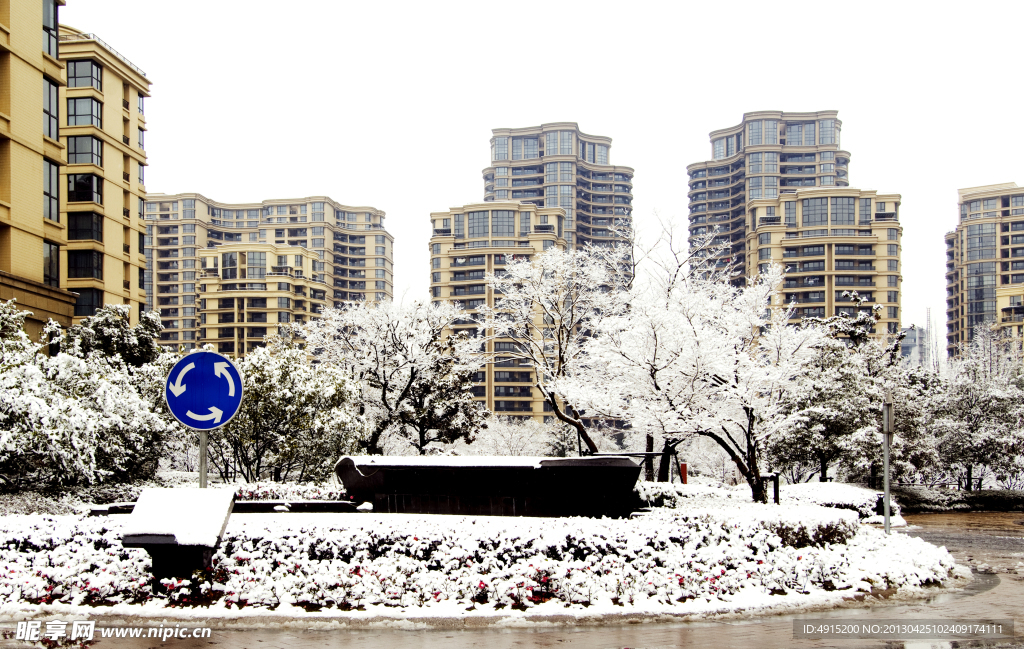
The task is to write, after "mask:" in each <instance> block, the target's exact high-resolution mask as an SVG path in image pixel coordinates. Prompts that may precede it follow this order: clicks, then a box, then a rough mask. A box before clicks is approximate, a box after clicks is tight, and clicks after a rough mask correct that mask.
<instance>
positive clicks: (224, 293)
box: [195, 243, 332, 356]
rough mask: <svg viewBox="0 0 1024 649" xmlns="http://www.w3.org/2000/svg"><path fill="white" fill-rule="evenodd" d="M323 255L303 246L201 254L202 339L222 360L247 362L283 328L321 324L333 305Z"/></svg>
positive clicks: (248, 246) (236, 246)
mask: <svg viewBox="0 0 1024 649" xmlns="http://www.w3.org/2000/svg"><path fill="white" fill-rule="evenodd" d="M323 263H324V262H322V261H321V260H320V255H319V254H318V253H316V252H314V251H312V250H310V249H308V248H305V247H302V246H288V245H275V244H272V243H231V244H225V245H223V246H215V247H213V248H202V249H200V250H199V266H200V271H199V281H200V291H199V304H198V308H199V310H198V316H199V323H198V326H199V333H198V335H197V336H196V341H195V342H196V343H197V344H199V345H205V344H207V343H210V344H212V345H214V347H215V349H216V350H217V351H218V352H220V353H221V354H228V355H232V356H241V355H243V354H244V353H245V352H250V351H252V350H253V349H255V348H256V347H260V346H262V345H263V338H264V337H265V336H266V335H267V334H268V333H270V334H274V333H276V332H277V328H278V327H279V326H280V325H286V324H288V323H291V322H296V323H303V322H307V321H308V320H309V319H311V318H315V317H316V315H315V314H317V313H319V312H320V311H321V310H322V309H323V308H324V307H325V306H327V305H329V304H330V303H331V301H332V300H331V298H330V297H329V296H330V294H331V292H332V291H331V290H330V289H329V288H328V286H327V282H326V280H325V279H324V278H323V277H324V274H323V273H322V272H317V271H315V270H314V269H316V268H318V267H320V266H321V265H323Z"/></svg>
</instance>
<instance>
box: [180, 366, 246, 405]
mask: <svg viewBox="0 0 1024 649" xmlns="http://www.w3.org/2000/svg"><path fill="white" fill-rule="evenodd" d="M182 374H184V372H182ZM213 375H214V376H223V377H224V378H226V379H227V380H228V396H229V397H233V396H235V381H234V379H232V378H231V374H230V373H229V372H228V364H227V363H214V364H213ZM178 376H179V377H180V376H181V374H179V375H178Z"/></svg>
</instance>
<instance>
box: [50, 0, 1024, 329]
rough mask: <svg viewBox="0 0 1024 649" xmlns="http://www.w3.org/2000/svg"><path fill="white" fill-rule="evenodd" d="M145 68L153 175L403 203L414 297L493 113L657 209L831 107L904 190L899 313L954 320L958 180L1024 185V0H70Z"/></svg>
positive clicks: (471, 182) (179, 182)
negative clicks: (768, 135)
mask: <svg viewBox="0 0 1024 649" xmlns="http://www.w3.org/2000/svg"><path fill="white" fill-rule="evenodd" d="M60 18H61V22H62V23H66V24H68V25H71V26H73V27H76V28H78V29H81V30H83V31H87V32H93V33H95V34H96V35H97V36H99V37H100V38H102V39H104V40H105V41H107V42H108V43H109V44H110V45H111V46H112V47H114V48H115V49H117V50H119V51H120V52H121V53H122V54H123V55H125V56H126V57H127V58H128V59H129V60H131V61H132V62H133V63H135V64H136V65H137V66H139V67H140V68H142V69H143V70H145V71H146V74H147V76H148V77H149V79H150V81H151V82H152V83H153V86H152V94H153V97H152V98H151V99H150V100H148V101H147V103H146V121H147V127H148V129H149V132H148V133H147V134H146V150H147V153H148V154H149V163H150V167H149V169H148V170H147V171H146V188H147V189H148V190H149V191H151V192H165V193H176V192H199V193H202V194H204V195H206V196H208V197H209V198H212V199H214V200H218V201H225V202H247V201H259V200H263V199H268V198H291V197H302V196H310V195H324V194H326V195H328V196H331V197H332V198H334V199H335V200H338V201H340V202H342V203H345V204H349V205H372V206H374V207H377V208H380V209H383V210H385V211H386V212H387V219H386V227H387V229H388V230H389V231H390V232H391V233H392V234H393V235H394V236H395V284H396V287H395V293H396V299H402V297H403V295H404V296H405V297H406V298H413V297H425V296H426V291H427V285H428V277H429V276H428V272H429V271H428V261H429V259H428V247H427V241H428V238H429V236H430V228H429V218H428V217H429V214H430V212H431V211H438V210H444V209H447V208H449V207H452V206H458V205H462V204H465V203H469V202H475V201H480V200H482V199H483V182H482V179H481V175H480V171H481V169H483V168H484V167H485V166H487V164H488V156H489V148H488V140H489V138H490V133H491V129H492V128H497V127H521V126H534V125H538V124H541V123H544V122H554V121H573V122H577V123H578V124H579V126H580V128H581V129H582V130H583V131H584V132H585V133H591V134H597V135H606V136H609V137H611V138H612V140H613V141H612V150H611V162H612V163H614V164H621V165H627V166H631V167H633V168H634V169H635V170H636V177H635V179H634V197H635V199H634V212H633V213H634V217H635V219H636V221H637V224H638V226H639V227H640V228H641V230H647V231H650V230H652V229H656V227H657V226H656V220H655V217H654V213H655V211H657V213H658V214H659V215H660V216H661V217H662V218H666V217H672V216H675V217H677V218H679V219H685V218H686V214H687V210H686V198H685V196H686V187H687V185H686V182H687V176H686V165H687V164H690V163H693V162H697V161H701V160H706V159H709V158H710V157H711V145H710V143H709V140H708V133H709V132H710V131H712V130H715V129H719V128H725V127H729V126H733V125H735V124H737V123H739V121H740V119H741V116H742V114H743V113H744V112H749V111H754V110H785V111H811V110H825V109H836V110H838V111H839V117H840V119H841V120H842V121H843V131H842V147H843V148H844V149H846V150H847V151H850V152H851V153H852V157H851V162H850V184H851V186H853V187H858V188H864V189H877V190H879V191H884V192H898V193H900V194H902V196H903V203H902V207H901V211H900V216H901V221H902V223H903V226H904V236H903V277H904V283H903V314H902V320H903V325H904V326H907V325H908V324H910V323H918V324H919V325H920V324H923V322H924V319H925V317H924V314H925V308H926V307H928V306H930V307H932V320H933V322H934V323H935V324H936V325H937V334H938V336H939V337H940V339H941V336H942V335H944V331H945V326H944V325H945V311H944V309H945V302H944V299H945V279H944V271H945V269H944V264H945V254H944V244H943V240H942V236H943V234H944V233H945V232H947V231H949V230H952V229H953V228H954V227H955V225H956V196H957V195H956V190H957V189H958V188H961V187H971V186H976V185H985V184H992V183H1000V182H1017V183H1018V184H1020V185H1024V156H1022V154H1021V152H1022V151H1024V128H1022V114H1021V107H1022V105H1024V104H1022V103H1021V101H1020V100H1021V99H1022V98H1024V97H1022V95H1024V91H1022V85H1021V78H1020V64H1021V59H1022V56H1021V51H1020V49H1019V47H1020V27H1021V25H1022V24H1024V3H1022V2H1019V1H1017V2H972V3H968V4H966V5H964V4H960V5H955V4H953V3H949V4H947V3H924V2H908V1H903V2H892V1H888V2H878V3H873V2H863V1H861V2H853V3H822V2H808V3H800V2H784V3H775V2H702V3H690V2H675V3H671V2H657V3H656V2H644V1H633V2H598V1H593V0H591V1H586V2H583V1H581V2H555V1H552V0H548V1H546V2H527V1H525V0H517V1H515V2H512V3H483V2H467V3H445V2H430V3H428V2H407V3H400V2H393V3H389V2H337V1H327V0H298V1H295V2H280V1H278V2H257V1H248V2H226V1H223V0H176V1H175V2H173V3H168V2H148V1H147V2H140V1H139V0H67V6H66V7H63V8H61V16H60Z"/></svg>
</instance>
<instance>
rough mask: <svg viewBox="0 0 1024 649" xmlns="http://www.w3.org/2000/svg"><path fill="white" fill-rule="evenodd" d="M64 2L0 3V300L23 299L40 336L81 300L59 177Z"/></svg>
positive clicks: (66, 321)
mask: <svg viewBox="0 0 1024 649" xmlns="http://www.w3.org/2000/svg"><path fill="white" fill-rule="evenodd" d="M62 5H64V1H63V0H44V1H42V2H40V0H10V1H9V2H3V3H0V23H2V24H3V25H4V29H2V30H0V45H2V47H0V70H2V71H3V80H4V82H3V83H2V84H0V299H3V300H10V299H12V298H13V299H16V300H17V303H18V306H19V307H20V308H21V309H23V310H26V311H30V312H32V315H31V316H29V317H28V318H27V319H26V321H25V329H26V331H27V333H28V334H29V335H30V336H31V337H32V338H33V339H38V337H39V335H40V334H41V333H42V329H43V326H44V325H45V323H46V321H47V320H49V319H53V320H55V321H57V322H58V323H60V324H62V325H64V326H67V325H70V324H71V321H72V316H73V314H74V307H75V302H76V296H75V295H74V294H73V293H70V292H68V290H67V266H66V264H62V263H61V257H62V253H61V250H62V249H63V248H64V247H65V246H66V245H67V240H68V238H67V236H68V228H67V224H66V223H65V222H64V221H63V220H62V219H61V212H62V211H63V210H62V204H63V200H64V198H65V197H64V192H63V191H61V183H60V180H61V177H60V176H61V169H62V167H64V166H65V165H66V164H67V156H66V155H65V151H64V146H63V145H62V144H61V141H60V130H61V127H62V126H63V125H64V122H63V121H62V118H63V115H62V114H61V112H62V109H61V102H60V93H61V92H62V90H63V87H64V85H65V81H64V64H63V63H62V62H61V61H60V57H59V54H58V51H59V50H58V14H57V12H58V7H59V6H62ZM40 117H42V119H41V120H40Z"/></svg>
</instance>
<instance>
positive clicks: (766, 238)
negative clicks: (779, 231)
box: [757, 232, 772, 246]
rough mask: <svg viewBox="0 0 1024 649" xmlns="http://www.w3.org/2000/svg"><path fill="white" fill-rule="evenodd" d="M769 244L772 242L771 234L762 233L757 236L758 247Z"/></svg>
mask: <svg viewBox="0 0 1024 649" xmlns="http://www.w3.org/2000/svg"><path fill="white" fill-rule="evenodd" d="M771 242H772V233H771V232H764V233H762V234H759V235H757V245H759V246H767V245H769V244H771Z"/></svg>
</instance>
